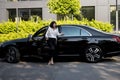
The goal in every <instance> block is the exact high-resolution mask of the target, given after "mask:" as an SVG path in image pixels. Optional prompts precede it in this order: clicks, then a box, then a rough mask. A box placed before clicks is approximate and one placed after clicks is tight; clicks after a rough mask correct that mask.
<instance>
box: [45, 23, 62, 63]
mask: <svg viewBox="0 0 120 80" xmlns="http://www.w3.org/2000/svg"><path fill="white" fill-rule="evenodd" d="M58 35H62V34H61V33H59V31H58V28H57V27H56V22H55V21H52V22H51V23H50V26H49V28H48V30H47V32H46V34H45V37H46V40H47V42H48V45H49V47H50V53H49V55H50V60H49V62H48V65H50V64H54V60H53V57H54V56H55V52H56V46H57V36H58Z"/></svg>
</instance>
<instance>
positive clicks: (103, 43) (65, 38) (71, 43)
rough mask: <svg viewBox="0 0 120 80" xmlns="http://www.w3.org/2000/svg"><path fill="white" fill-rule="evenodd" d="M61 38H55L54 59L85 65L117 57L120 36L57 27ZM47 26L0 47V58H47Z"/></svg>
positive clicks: (69, 26)
mask: <svg viewBox="0 0 120 80" xmlns="http://www.w3.org/2000/svg"><path fill="white" fill-rule="evenodd" d="M58 28H59V31H60V32H62V33H63V34H64V35H62V36H58V39H57V52H56V56H80V58H83V59H85V60H87V61H88V62H98V61H100V60H101V59H102V58H104V57H111V56H115V55H118V54H120V37H119V36H117V35H113V34H108V33H105V32H102V31H99V30H96V29H94V28H92V27H87V26H83V25H58ZM47 29H48V26H45V27H43V28H41V29H40V30H38V31H37V32H36V33H35V34H34V35H30V36H28V37H27V38H23V39H17V40H12V41H8V42H4V43H1V44H0V57H2V58H5V60H6V61H7V62H10V63H12V62H19V60H20V58H21V57H24V56H37V57H46V56H48V53H49V50H50V49H49V47H48V45H47V43H46V40H45V33H46V31H47Z"/></svg>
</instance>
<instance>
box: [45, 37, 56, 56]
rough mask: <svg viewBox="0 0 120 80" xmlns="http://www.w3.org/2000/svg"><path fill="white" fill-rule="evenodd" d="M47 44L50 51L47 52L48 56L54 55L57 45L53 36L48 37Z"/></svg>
mask: <svg viewBox="0 0 120 80" xmlns="http://www.w3.org/2000/svg"><path fill="white" fill-rule="evenodd" d="M47 42H48V46H49V47H50V52H49V57H50V58H52V57H55V55H56V46H57V41H56V39H55V38H49V39H48V41H47Z"/></svg>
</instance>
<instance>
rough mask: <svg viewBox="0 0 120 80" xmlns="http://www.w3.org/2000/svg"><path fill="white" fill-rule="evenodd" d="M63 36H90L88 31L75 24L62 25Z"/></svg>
mask: <svg viewBox="0 0 120 80" xmlns="http://www.w3.org/2000/svg"><path fill="white" fill-rule="evenodd" d="M62 33H63V34H64V36H90V33H89V32H88V31H86V30H85V29H82V28H80V27H77V26H62Z"/></svg>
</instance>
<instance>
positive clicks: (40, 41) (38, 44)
mask: <svg viewBox="0 0 120 80" xmlns="http://www.w3.org/2000/svg"><path fill="white" fill-rule="evenodd" d="M46 31H47V27H44V28H42V29H40V30H38V31H37V32H36V33H35V34H34V35H33V36H32V38H31V40H29V41H28V51H29V52H30V53H31V54H32V55H38V54H39V55H42V53H43V52H44V51H45V49H44V48H45V46H47V43H46V40H45V36H44V35H45V33H46Z"/></svg>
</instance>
